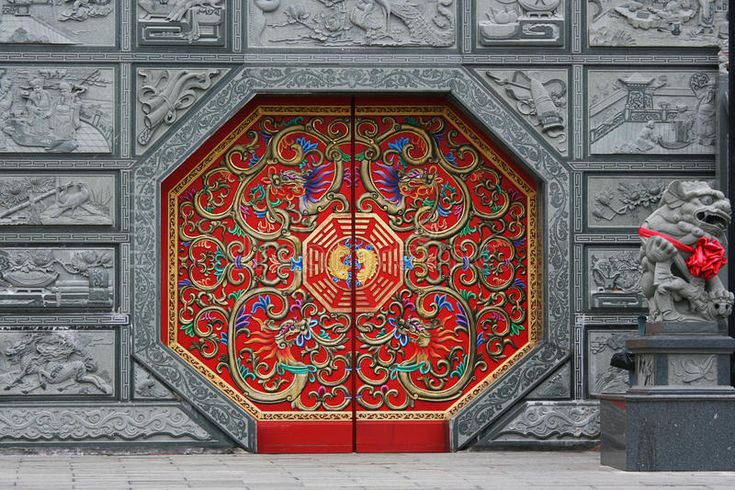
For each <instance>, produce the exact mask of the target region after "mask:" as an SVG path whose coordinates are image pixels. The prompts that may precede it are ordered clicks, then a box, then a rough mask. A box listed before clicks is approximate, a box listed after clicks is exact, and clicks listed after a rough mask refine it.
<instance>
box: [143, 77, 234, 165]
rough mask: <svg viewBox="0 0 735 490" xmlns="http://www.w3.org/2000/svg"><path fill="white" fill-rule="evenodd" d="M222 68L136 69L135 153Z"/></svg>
mask: <svg viewBox="0 0 735 490" xmlns="http://www.w3.org/2000/svg"><path fill="white" fill-rule="evenodd" d="M228 71H230V70H229V69H226V68H210V69H204V70H200V69H184V70H174V69H148V68H147V69H139V70H138V77H137V89H136V98H137V101H138V105H137V107H136V111H135V125H136V126H135V127H136V141H135V152H136V154H138V155H140V154H141V153H143V152H144V151H145V149H146V147H147V146H149V145H150V144H152V143H154V142H155V141H157V140H158V139H159V138H160V137H161V136H163V135H164V134H165V133H166V131H167V130H168V129H169V128H170V127H171V125H172V124H174V123H175V122H176V121H178V120H179V118H180V117H181V116H182V115H184V114H186V112H188V110H189V109H190V108H191V107H192V106H193V105H194V104H195V103H196V102H197V100H199V98H200V97H201V96H202V95H203V94H204V93H205V92H206V91H207V90H209V89H210V88H211V87H212V86H213V85H214V84H215V83H216V82H217V81H219V79H220V78H222V76H223V75H224V74H225V73H227V72H228Z"/></svg>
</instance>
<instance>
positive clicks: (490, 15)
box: [476, 0, 564, 46]
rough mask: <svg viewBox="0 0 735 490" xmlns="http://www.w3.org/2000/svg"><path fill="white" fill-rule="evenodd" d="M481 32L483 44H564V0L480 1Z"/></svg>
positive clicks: (478, 1)
mask: <svg viewBox="0 0 735 490" xmlns="http://www.w3.org/2000/svg"><path fill="white" fill-rule="evenodd" d="M476 11H477V15H478V17H479V18H478V22H477V31H478V38H479V42H480V44H481V45H483V46H507V45H514V44H515V45H523V46H561V45H563V44H564V2H563V1H562V0H477V10H476Z"/></svg>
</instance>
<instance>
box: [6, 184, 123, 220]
mask: <svg viewBox="0 0 735 490" xmlns="http://www.w3.org/2000/svg"><path fill="white" fill-rule="evenodd" d="M114 205H115V178H114V176H112V175H109V176H89V175H84V176H79V175H60V174H55V175H48V174H37V175H33V176H30V177H28V176H24V175H7V176H0V225H112V224H114V216H115V212H114Z"/></svg>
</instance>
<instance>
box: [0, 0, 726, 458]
mask: <svg viewBox="0 0 735 490" xmlns="http://www.w3.org/2000/svg"><path fill="white" fill-rule="evenodd" d="M727 7H728V2H727V1H725V0H698V1H690V2H679V4H676V3H675V2H670V3H669V2H665V1H658V0H639V1H638V2H635V1H632V0H605V1H600V0H590V1H586V0H542V1H541V2H536V1H530V0H516V1H503V2H501V1H500V0H466V1H462V0H427V1H425V2H417V1H408V0H296V1H286V0H283V1H281V0H254V1H252V2H245V1H242V0H168V1H164V0H119V1H111V0H90V1H89V2H73V1H71V0H33V1H31V2H26V1H22V2H21V1H17V0H15V1H14V0H2V1H0V10H1V13H0V45H1V47H0V158H2V162H3V163H2V166H1V167H0V313H1V314H0V446H29V445H30V446H39V445H55V446H58V445H77V444H82V445H84V446H85V447H88V446H89V445H90V444H91V445H97V446H105V447H110V446H113V447H117V446H119V445H124V446H125V447H127V448H133V447H161V446H185V447H192V446H196V447H216V448H221V447H228V446H233V445H237V444H239V445H242V446H244V447H246V448H248V449H255V448H254V442H253V441H254V438H253V426H252V421H250V420H248V419H247V417H245V416H244V415H242V413H241V412H240V411H239V410H238V409H237V407H236V406H234V405H233V404H232V403H230V402H228V400H226V399H222V398H221V396H220V395H216V394H214V393H212V390H211V388H209V387H208V385H207V384H206V382H205V381H204V380H203V378H201V377H199V375H198V374H196V373H195V372H193V371H192V370H189V369H187V368H186V367H185V366H183V365H182V364H181V363H178V362H176V361H175V360H173V359H172V358H170V357H167V356H166V354H165V352H164V349H162V347H161V346H160V341H158V338H159V336H158V334H157V325H158V324H157V320H156V318H157V314H158V313H157V308H158V305H157V304H156V303H157V302H156V301H155V300H152V297H153V298H155V297H156V296H155V294H154V295H153V296H151V293H152V292H155V291H156V284H155V282H156V280H157V276H156V275H155V270H156V268H157V265H156V264H157V261H158V260H160V258H159V257H158V255H157V254H158V248H157V243H158V242H157V235H156V233H157V232H156V223H157V221H156V203H157V202H159V201H158V199H159V198H158V194H157V182H158V180H157V179H161V178H162V177H163V176H164V175H165V174H166V173H167V172H169V171H170V170H171V169H172V168H175V167H176V165H177V164H178V163H180V162H181V161H183V159H184V158H185V157H186V156H187V155H189V154H190V153H191V152H192V151H193V150H194V149H195V148H196V147H197V146H198V145H199V144H200V143H201V142H202V141H204V140H206V138H207V136H208V135H210V134H211V133H212V132H213V131H214V130H215V129H217V127H219V126H220V125H221V124H222V123H223V122H224V121H226V120H227V119H228V118H229V117H230V116H231V115H232V114H233V113H234V112H236V111H237V109H238V108H239V107H241V106H242V105H243V104H244V103H245V102H246V101H247V100H248V99H249V98H251V97H253V96H254V95H256V94H258V93H273V92H276V93H296V94H299V93H307V92H308V93H312V92H327V93H329V92H340V93H365V92H381V93H400V92H441V93H450V94H451V95H452V97H453V98H454V100H456V101H457V102H458V104H459V105H460V106H461V107H463V108H464V109H465V110H466V111H467V112H469V113H471V114H472V115H473V116H474V118H475V119H476V120H478V121H479V122H480V124H481V125H484V126H485V128H486V130H487V131H488V133H489V134H491V135H493V137H494V138H495V139H496V140H498V142H499V143H500V144H501V145H503V146H504V147H506V148H508V149H509V150H510V152H511V154H514V155H515V156H516V157H517V159H518V160H519V161H521V162H523V163H525V164H526V165H527V166H528V167H529V168H530V169H532V171H533V172H534V173H535V174H536V175H537V176H538V177H539V178H540V179H541V181H542V183H543V193H544V200H545V204H544V208H545V212H546V215H547V216H546V221H545V223H546V225H545V230H544V240H545V241H546V242H547V245H548V250H547V252H546V253H545V259H546V264H545V273H546V275H547V277H546V280H545V286H546V293H545V294H546V301H547V303H546V310H547V311H546V312H545V319H546V320H545V336H546V343H545V344H544V347H543V349H539V351H538V352H537V353H536V354H535V356H531V357H530V359H529V360H528V361H527V362H524V363H522V364H520V365H519V366H517V367H515V368H514V369H512V370H511V371H510V372H509V373H508V374H507V375H506V376H505V378H504V379H503V381H502V383H500V384H499V385H498V388H497V389H495V390H494V391H492V392H491V393H489V394H487V396H485V397H484V398H482V399H481V400H479V401H478V403H475V404H474V405H472V406H469V407H467V408H466V409H465V410H463V411H462V412H461V413H460V414H458V415H457V416H456V418H455V419H454V420H453V422H452V423H453V434H454V439H453V447H454V448H456V449H459V448H466V447H471V446H473V445H478V446H493V445H508V444H529V443H530V444H546V445H568V444H578V443H580V442H581V443H586V442H589V441H594V440H596V439H597V437H598V433H599V412H598V405H597V403H596V401H595V400H596V397H597V396H598V395H599V394H600V393H601V392H618V391H623V390H625V389H626V383H627V378H626V376H625V375H622V374H621V373H620V372H619V371H616V370H614V369H612V368H610V367H609V366H608V362H609V358H610V356H611V355H612V353H614V352H616V351H617V350H620V349H621V348H622V345H623V342H624V340H625V338H626V337H628V336H630V335H631V334H632V333H633V332H634V331H635V329H636V328H637V327H636V321H637V316H638V315H640V314H642V313H643V312H644V311H645V307H646V305H645V300H644V299H643V297H642V296H641V294H640V292H639V291H638V289H637V280H638V269H637V265H636V263H635V261H636V257H637V246H638V238H637V235H636V228H637V226H638V224H639V222H640V220H641V218H642V217H643V216H645V215H646V214H647V213H648V212H650V211H651V210H652V209H653V208H654V207H655V205H656V203H657V199H658V197H659V196H660V194H661V192H662V191H663V189H664V188H665V186H666V185H667V184H668V182H670V181H672V180H674V179H682V178H683V179H704V180H710V181H714V182H715V183H717V182H718V181H720V182H721V181H723V179H724V178H726V176H723V175H722V174H721V172H723V171H726V169H727V168H728V167H727V165H725V164H723V161H724V156H723V155H725V154H726V152H725V148H724V147H722V145H720V144H718V137H717V136H718V134H725V133H726V131H727V128H726V127H725V126H723V124H724V121H725V120H726V115H725V114H724V113H723V112H724V110H723V107H724V105H722V104H721V103H720V102H719V100H721V99H722V97H723V94H724V93H725V92H724V87H725V86H726V84H727V82H726V80H727V78H726V75H722V74H720V71H719V70H718V55H717V54H718V49H719V46H721V45H724V44H726V42H727V39H726V36H727V24H726V20H725V16H726V10H727ZM720 59H721V58H720ZM717 169H720V171H719V173H718V170H717ZM549 244H550V245H549Z"/></svg>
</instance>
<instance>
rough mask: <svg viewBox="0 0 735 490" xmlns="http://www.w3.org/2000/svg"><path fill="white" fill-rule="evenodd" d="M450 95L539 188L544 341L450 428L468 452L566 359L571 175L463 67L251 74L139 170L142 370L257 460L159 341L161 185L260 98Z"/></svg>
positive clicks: (240, 423) (227, 410) (244, 435)
mask: <svg viewBox="0 0 735 490" xmlns="http://www.w3.org/2000/svg"><path fill="white" fill-rule="evenodd" d="M305 91H308V92H330V93H334V92H343V93H355V92H363V93H364V92H380V93H411V92H423V93H426V92H433V93H445V94H446V93H448V94H451V95H452V96H453V98H454V99H455V100H456V101H457V102H458V103H459V104H460V105H462V106H463V107H464V108H465V109H467V110H468V111H469V112H470V113H471V114H473V115H474V117H475V118H476V119H477V120H478V121H479V122H480V124H481V125H484V126H485V129H486V131H488V132H489V133H491V134H493V135H494V136H495V137H496V139H497V140H499V142H500V143H502V144H503V145H504V146H505V147H506V148H507V149H508V150H509V151H510V152H512V153H513V154H514V155H515V156H516V158H518V159H519V160H520V161H522V162H524V163H525V164H526V165H527V166H528V167H529V168H530V169H531V170H532V171H534V173H535V174H536V175H537V176H538V177H539V179H540V180H541V181H542V183H543V194H544V198H543V210H542V213H541V216H542V220H541V221H542V222H543V236H544V237H545V243H544V260H543V268H544V270H543V274H544V277H545V281H544V289H545V291H544V294H545V300H544V304H545V305H546V307H545V312H544V341H543V342H541V343H540V344H539V345H538V346H537V347H536V348H535V349H534V350H533V351H532V352H531V354H530V355H529V356H527V357H526V358H524V359H523V360H521V361H520V362H519V363H518V364H516V365H515V366H514V367H512V368H511V369H509V372H508V373H507V374H505V375H504V376H503V377H502V378H501V379H500V380H498V381H497V382H496V383H495V384H494V385H492V387H491V388H490V389H489V390H487V391H486V392H484V393H482V394H481V395H480V396H479V397H477V398H476V399H475V400H474V401H473V402H472V403H470V404H468V405H467V406H465V407H462V408H461V409H460V411H459V413H458V414H457V415H456V416H455V417H454V418H453V419H452V420H451V421H450V432H451V447H452V449H454V450H457V449H462V448H464V447H466V446H468V445H470V444H471V443H472V442H473V441H475V440H476V438H477V437H478V436H479V434H480V433H481V431H482V430H483V429H485V428H486V427H488V425H490V424H491V423H492V422H493V421H494V420H495V419H496V418H497V417H498V416H499V415H500V414H501V413H502V412H503V411H505V410H506V409H507V408H508V407H510V406H511V405H512V404H514V403H516V402H517V401H518V400H519V399H520V398H521V396H523V395H524V394H525V393H527V392H528V391H530V390H531V389H533V388H534V387H535V386H536V385H537V384H538V383H539V382H540V381H541V380H542V379H543V378H544V377H545V376H546V375H548V374H549V373H550V372H551V371H553V369H554V368H555V367H556V366H558V364H559V363H561V362H563V361H564V360H566V359H567V358H568V356H569V350H570V335H571V327H572V325H571V304H570V300H569V298H570V277H571V276H570V274H571V263H570V260H569V256H570V223H569V219H570V206H571V204H570V199H569V195H570V185H571V180H570V173H569V170H568V169H567V168H566V166H564V165H563V164H562V163H561V162H560V160H559V159H558V158H557V157H556V156H555V155H554V154H553V153H552V152H551V151H549V150H548V149H546V145H544V144H543V143H542V142H540V141H539V140H538V138H539V137H538V136H537V135H536V134H535V133H533V132H532V131H530V130H529V129H528V128H527V127H526V125H525V124H523V122H522V121H521V120H520V119H519V118H518V117H517V115H516V114H514V113H512V112H510V111H509V110H508V109H506V108H505V107H504V104H503V103H502V102H501V101H500V99H498V97H497V96H495V95H494V94H493V93H492V92H491V91H490V90H489V89H487V88H486V87H484V86H483V85H482V84H481V83H480V82H478V81H477V80H476V79H475V78H474V77H473V76H472V75H471V74H470V73H469V72H468V71H466V70H464V69H461V68H426V67H420V68H410V67H404V68H363V67H355V68H331V67H323V68H322V67H284V66H271V67H263V68H255V67H245V68H242V69H241V71H240V73H238V74H237V76H235V77H233V78H231V79H230V80H229V81H227V82H226V83H223V84H221V85H219V86H217V87H214V88H213V91H212V95H211V97H210V98H209V99H208V100H207V101H206V103H205V104H204V105H203V106H200V108H199V110H198V111H197V112H196V113H195V114H191V115H189V117H188V118H187V119H186V121H185V122H184V123H183V124H182V125H181V126H179V127H178V128H177V129H176V130H175V131H172V132H171V133H168V134H166V135H165V136H164V137H163V139H162V141H165V144H161V145H160V146H159V147H158V148H157V149H156V150H155V151H153V152H152V153H151V154H150V155H148V156H147V157H146V158H145V159H143V160H142V161H141V162H140V164H139V166H137V167H136V168H135V171H134V196H135V197H134V203H133V218H134V233H133V237H134V241H133V259H134V263H133V268H134V273H133V275H134V282H133V284H134V288H133V291H134V292H135V295H136V296H137V299H135V298H134V299H133V304H134V306H133V312H132V324H133V327H134V340H133V354H134V356H135V357H136V359H138V360H139V361H140V362H141V363H142V364H143V365H144V366H145V367H147V368H148V369H150V370H151V371H153V372H155V373H156V374H157V375H158V376H159V377H160V378H161V379H165V380H166V381H167V382H168V383H169V384H170V385H171V386H172V387H173V388H174V389H175V390H176V391H178V392H179V393H180V394H181V395H182V396H183V397H184V398H186V399H187V401H189V402H190V403H192V404H193V405H194V406H195V407H196V408H197V409H199V410H201V411H202V413H203V414H205V415H206V416H207V417H209V418H210V419H211V420H212V421H213V422H214V423H215V424H217V425H218V426H219V427H220V428H221V429H222V430H224V431H225V432H226V433H227V434H228V435H230V436H231V437H233V438H234V439H235V440H236V441H237V442H238V443H239V444H240V445H241V446H243V447H244V448H246V449H248V450H251V451H254V450H256V447H255V422H254V420H253V419H252V418H251V417H249V416H248V415H247V414H246V413H245V412H244V411H243V410H241V409H240V408H239V407H238V406H236V405H235V404H234V403H233V402H232V401H230V400H229V399H228V398H226V397H225V395H223V394H221V393H220V392H219V391H217V390H216V389H215V388H213V387H212V386H211V385H210V384H209V383H208V382H207V381H206V380H204V379H203V378H202V377H201V376H200V375H198V374H197V373H196V372H195V371H194V369H192V368H190V367H188V366H186V365H185V364H184V363H183V362H182V361H181V360H180V359H179V358H178V357H176V356H175V355H174V354H172V353H171V352H170V351H169V350H168V349H166V348H165V347H164V346H163V345H162V343H161V340H160V302H159V301H157V298H160V293H161V289H160V263H161V261H160V233H161V230H160V226H159V223H160V209H159V208H160V206H158V203H160V182H161V181H162V180H163V178H164V177H165V176H166V175H168V174H169V173H170V172H171V171H172V170H174V169H175V168H176V167H178V166H179V165H180V164H181V163H182V162H183V161H184V160H185V159H186V158H187V157H188V156H189V155H190V154H191V153H192V152H193V151H194V150H195V149H196V148H198V147H199V145H201V144H202V142H204V141H205V140H206V138H207V137H208V136H209V135H210V134H211V133H212V132H213V131H214V130H216V129H217V128H219V127H221V126H222V124H224V123H225V122H226V121H227V120H228V119H229V118H230V117H232V115H233V114H234V113H235V112H237V110H238V109H239V108H241V107H242V106H243V105H244V104H245V103H247V101H249V100H250V99H252V98H253V97H254V96H255V95H256V94H259V93H299V92H302V93H303V92H305Z"/></svg>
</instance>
